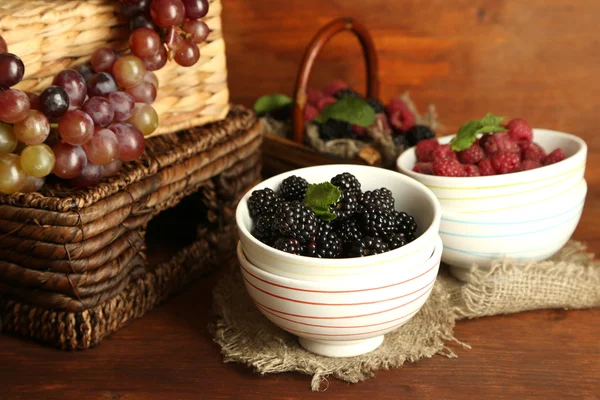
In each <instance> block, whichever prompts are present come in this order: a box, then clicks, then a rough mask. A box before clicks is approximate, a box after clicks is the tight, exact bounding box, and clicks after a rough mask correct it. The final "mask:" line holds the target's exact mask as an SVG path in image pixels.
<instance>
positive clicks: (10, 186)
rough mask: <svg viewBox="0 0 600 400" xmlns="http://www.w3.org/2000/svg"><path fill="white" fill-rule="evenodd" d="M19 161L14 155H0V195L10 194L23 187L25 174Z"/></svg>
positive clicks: (25, 178)
mask: <svg viewBox="0 0 600 400" xmlns="http://www.w3.org/2000/svg"><path fill="white" fill-rule="evenodd" d="M20 159H21V157H19V156H18V155H16V154H0V193H4V194H12V193H15V192H18V191H19V190H21V188H22V187H23V186H24V185H25V182H26V180H27V174H26V173H25V171H23V169H22V168H21V162H20Z"/></svg>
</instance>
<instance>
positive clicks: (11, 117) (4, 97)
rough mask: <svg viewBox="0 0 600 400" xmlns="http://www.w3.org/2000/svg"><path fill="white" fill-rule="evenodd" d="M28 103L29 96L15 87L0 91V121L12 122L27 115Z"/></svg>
mask: <svg viewBox="0 0 600 400" xmlns="http://www.w3.org/2000/svg"><path fill="white" fill-rule="evenodd" d="M29 108H30V103H29V97H27V95H26V94H25V93H24V92H22V91H20V90H17V89H8V90H5V91H3V92H0V121H4V122H8V123H9V124H14V123H15V122H19V121H20V120H22V119H23V118H25V117H26V116H27V113H28V112H29Z"/></svg>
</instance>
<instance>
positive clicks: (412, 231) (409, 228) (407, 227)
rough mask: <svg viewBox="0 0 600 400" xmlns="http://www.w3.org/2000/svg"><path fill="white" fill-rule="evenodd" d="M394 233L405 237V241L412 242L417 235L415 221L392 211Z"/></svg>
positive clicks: (411, 217) (403, 213)
mask: <svg viewBox="0 0 600 400" xmlns="http://www.w3.org/2000/svg"><path fill="white" fill-rule="evenodd" d="M394 232H397V233H401V234H403V235H405V236H406V239H407V240H408V241H409V242H412V241H413V240H415V235H416V233H417V221H415V219H414V217H413V216H412V215H408V214H407V213H405V212H398V211H394Z"/></svg>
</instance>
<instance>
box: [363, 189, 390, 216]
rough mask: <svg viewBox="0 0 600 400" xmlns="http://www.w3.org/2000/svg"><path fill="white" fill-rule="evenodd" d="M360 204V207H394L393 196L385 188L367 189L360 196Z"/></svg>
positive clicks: (387, 208)
mask: <svg viewBox="0 0 600 400" xmlns="http://www.w3.org/2000/svg"><path fill="white" fill-rule="evenodd" d="M360 205H361V206H362V207H377V208H383V209H385V210H390V211H392V210H393V209H394V196H392V192H391V191H390V190H389V189H386V188H381V189H375V190H368V191H366V192H364V193H363V194H362V196H360Z"/></svg>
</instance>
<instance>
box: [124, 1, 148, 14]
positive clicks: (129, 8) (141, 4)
mask: <svg viewBox="0 0 600 400" xmlns="http://www.w3.org/2000/svg"><path fill="white" fill-rule="evenodd" d="M150 1H151V0H140V1H138V2H137V3H130V4H121V13H122V14H123V16H124V17H125V18H127V19H130V18H131V17H135V16H136V15H138V14H141V13H143V12H144V11H146V10H147V9H148V7H149V6H150Z"/></svg>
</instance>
